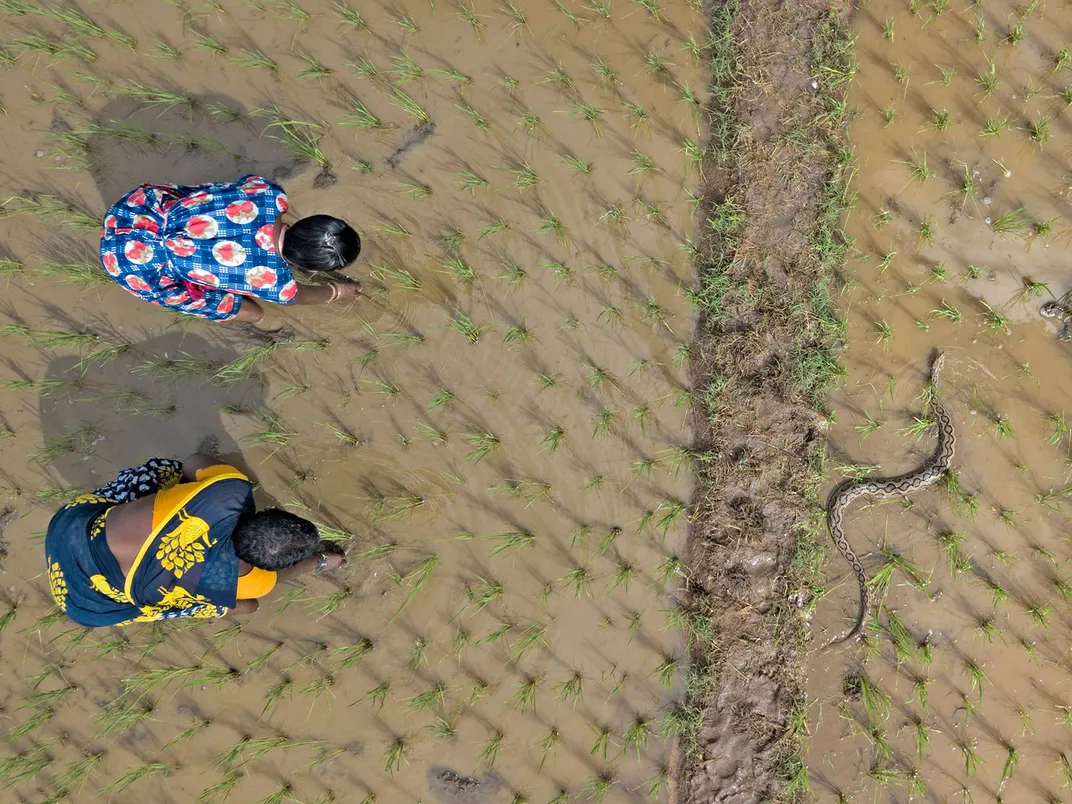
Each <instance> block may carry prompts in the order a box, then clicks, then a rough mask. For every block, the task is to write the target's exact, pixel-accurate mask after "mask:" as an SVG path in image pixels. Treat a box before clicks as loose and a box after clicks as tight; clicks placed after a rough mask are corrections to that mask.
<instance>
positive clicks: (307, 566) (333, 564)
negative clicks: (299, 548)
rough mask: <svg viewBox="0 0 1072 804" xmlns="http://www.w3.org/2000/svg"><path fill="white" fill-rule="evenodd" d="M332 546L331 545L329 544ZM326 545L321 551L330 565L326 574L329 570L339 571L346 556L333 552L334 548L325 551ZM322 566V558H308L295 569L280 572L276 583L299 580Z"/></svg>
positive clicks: (322, 545)
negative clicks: (298, 578)
mask: <svg viewBox="0 0 1072 804" xmlns="http://www.w3.org/2000/svg"><path fill="white" fill-rule="evenodd" d="M329 544H330V543H329ZM324 545H325V543H323V542H322V543H321V545H320V549H321V550H322V551H323V552H324V553H325V555H327V557H328V563H327V566H326V567H324V572H327V571H328V570H333V569H338V568H339V567H341V566H342V565H343V564H345V563H346V556H345V555H343V554H342V553H338V552H332V548H326V549H325V546H324ZM319 565H320V556H313V557H312V558H307V559H305V560H304V561H299V562H298V563H297V564H295V565H294V566H293V567H287V568H286V569H285V570H279V571H278V572H277V573H276V581H289V580H291V579H292V578H297V577H298V576H299V575H306V574H308V573H310V572H313V571H314V570H315V569H316V568H317V567H318V566H319Z"/></svg>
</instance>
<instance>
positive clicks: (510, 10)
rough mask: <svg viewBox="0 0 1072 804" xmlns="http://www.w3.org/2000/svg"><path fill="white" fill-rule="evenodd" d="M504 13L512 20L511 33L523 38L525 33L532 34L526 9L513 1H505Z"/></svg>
mask: <svg viewBox="0 0 1072 804" xmlns="http://www.w3.org/2000/svg"><path fill="white" fill-rule="evenodd" d="M502 11H503V13H504V14H506V15H507V17H509V19H510V31H511V33H514V34H515V35H517V36H519V37H520V36H521V34H522V32H523V31H528V32H529V33H530V34H531V33H532V29H530V28H529V20H528V17H527V16H526V15H525V11H524V9H522V8H521V6H520V5H518V4H516V3H513V2H511V0H503V9H502Z"/></svg>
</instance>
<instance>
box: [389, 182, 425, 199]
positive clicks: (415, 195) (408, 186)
mask: <svg viewBox="0 0 1072 804" xmlns="http://www.w3.org/2000/svg"><path fill="white" fill-rule="evenodd" d="M395 187H397V188H398V189H396V190H395V192H396V193H398V194H399V195H404V196H406V197H408V198H409V199H411V200H413V201H417V200H419V199H421V198H427V197H428V196H430V195H431V194H432V188H431V187H429V186H428V185H426V184H418V183H417V182H411V181H396V182H395Z"/></svg>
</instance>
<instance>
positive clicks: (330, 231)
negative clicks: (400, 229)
mask: <svg viewBox="0 0 1072 804" xmlns="http://www.w3.org/2000/svg"><path fill="white" fill-rule="evenodd" d="M281 251H282V256H283V259H284V260H286V261H287V262H289V263H293V264H294V265H296V266H297V267H299V268H302V269H304V270H306V271H338V270H340V269H342V268H345V267H346V266H347V265H349V264H350V263H352V262H353V261H354V260H356V259H357V255H358V254H360V253H361V238H360V237H359V236H358V234H357V232H355V231H354V229H353V227H351V226H350V224H348V223H347V222H346V221H343V220H339V219H338V218H333V217H331V216H330V215H310V216H309V217H308V218H302V219H301V220H300V221H298V222H296V223H295V224H294V225H293V226H291V227H289V228H288V229H287V233H286V236H284V238H283V248H282V250H281Z"/></svg>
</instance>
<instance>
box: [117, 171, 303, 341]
mask: <svg viewBox="0 0 1072 804" xmlns="http://www.w3.org/2000/svg"><path fill="white" fill-rule="evenodd" d="M287 206H288V204H287V195H286V193H285V192H283V188H282V187H280V186H278V185H276V184H272V183H271V182H270V181H268V180H267V179H264V178H262V177H260V176H255V175H247V176H243V177H242V178H240V179H239V180H238V181H237V182H231V183H228V182H220V183H213V184H200V185H195V186H189V185H176V184H143V185H142V186H141V187H138V188H137V189H136V190H132V191H131V192H129V193H127V194H126V195H125V196H123V197H122V198H121V199H119V201H117V202H116V203H115V204H113V205H112V207H111V208H110V209H109V210H108V214H107V215H106V216H105V218H104V229H103V230H102V231H101V251H100V253H101V264H102V265H103V266H104V270H105V271H107V273H108V276H110V277H111V278H112V279H113V280H115V282H116V283H117V284H118V285H119V286H120V287H122V288H124V289H125V290H128V291H130V292H131V293H133V294H134V295H135V296H137V297H138V298H139V299H142V300H144V301H147V302H152V303H153V304H158V305H160V306H161V307H166V308H167V309H169V310H175V311H176V312H180V313H186V314H188V315H195V316H198V317H200V318H207V319H209V320H213V321H225V320H227V319H229V318H234V316H236V315H237V314H238V310H239V308H240V307H241V304H242V297H243V296H255V297H257V298H259V299H264V300H265V301H269V302H273V303H274V304H290V303H291V302H293V301H294V300H295V298H297V295H298V286H297V284H296V283H295V281H294V276H293V274H291V272H290V269H289V268H288V267H287V265H286V263H285V262H284V261H283V259H282V257H280V256H279V254H278V252H277V249H276V247H275V241H274V239H273V237H272V228H273V226H274V224H275V219H276V218H277V217H278V216H279V215H281V214H283V213H284V212H286V211H287Z"/></svg>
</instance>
